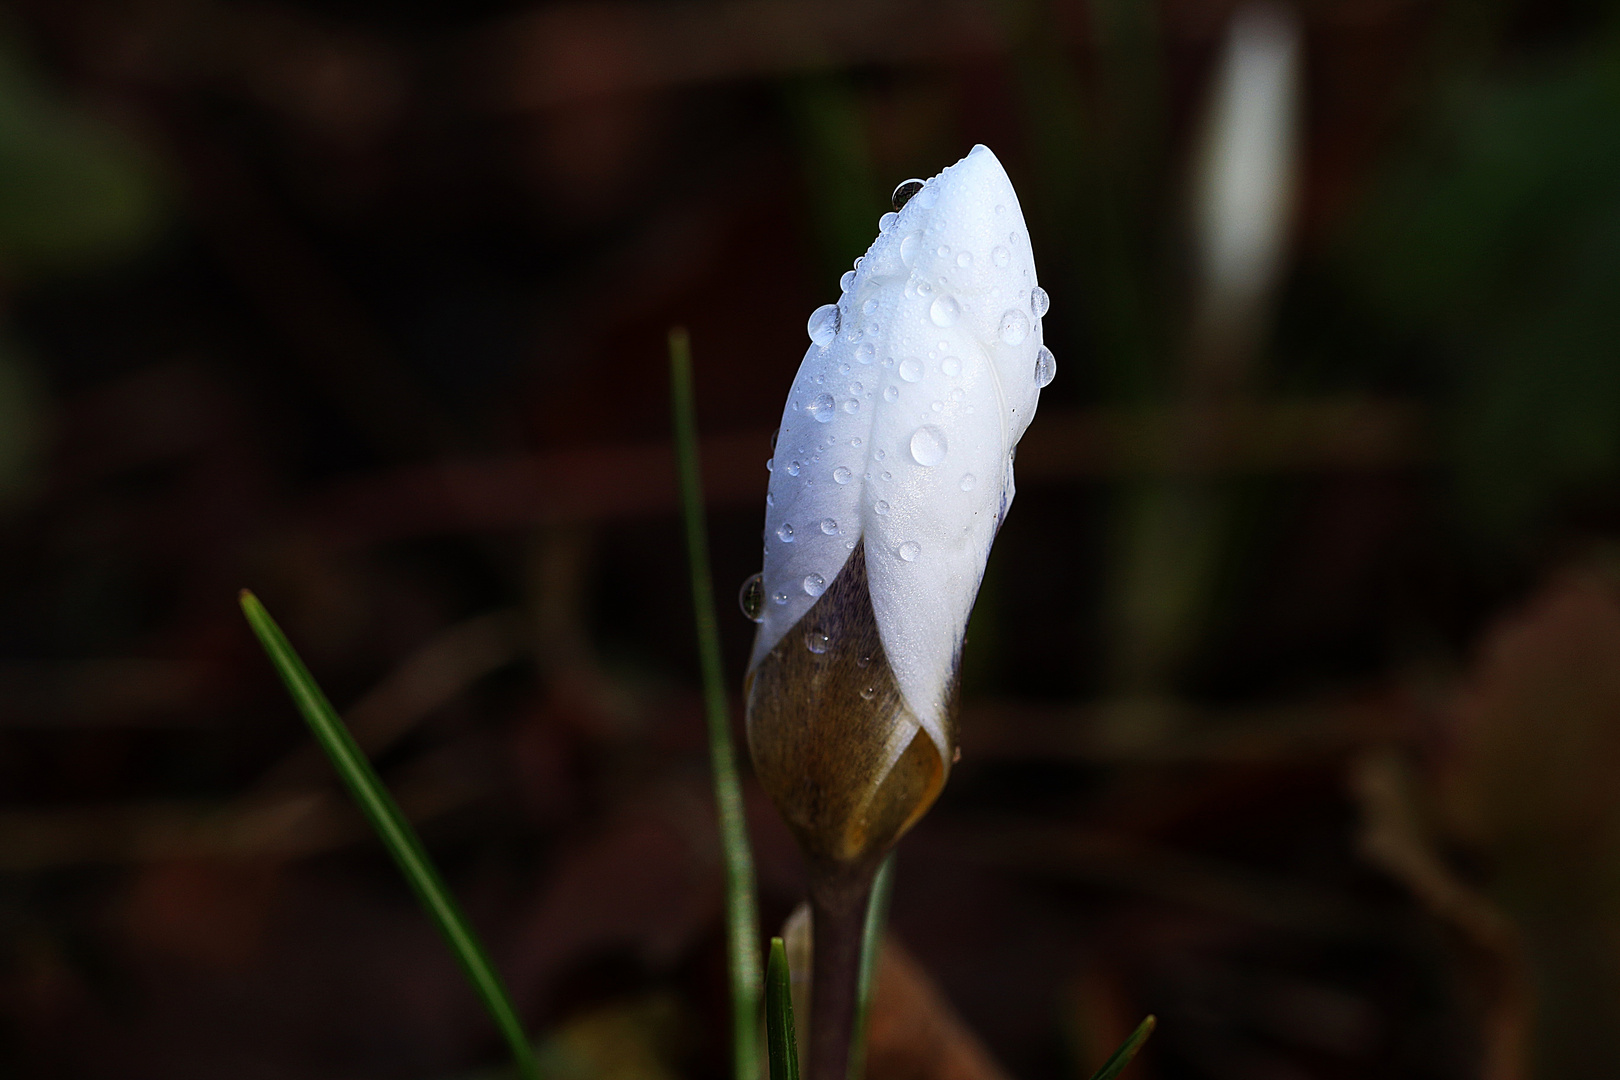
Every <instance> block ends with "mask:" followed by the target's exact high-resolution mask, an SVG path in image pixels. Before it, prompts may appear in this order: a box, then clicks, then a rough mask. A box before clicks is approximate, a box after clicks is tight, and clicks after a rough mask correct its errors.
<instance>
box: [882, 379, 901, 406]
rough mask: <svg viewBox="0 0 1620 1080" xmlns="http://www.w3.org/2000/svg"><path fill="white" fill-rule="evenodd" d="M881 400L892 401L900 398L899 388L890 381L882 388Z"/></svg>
mask: <svg viewBox="0 0 1620 1080" xmlns="http://www.w3.org/2000/svg"><path fill="white" fill-rule="evenodd" d="M883 400H884V401H887V402H890V403H893V402H896V401H899V400H900V388H899V387H898V386H895V385H894V384H893V383H890V384H889V385H888V386H885V387H884V388H883Z"/></svg>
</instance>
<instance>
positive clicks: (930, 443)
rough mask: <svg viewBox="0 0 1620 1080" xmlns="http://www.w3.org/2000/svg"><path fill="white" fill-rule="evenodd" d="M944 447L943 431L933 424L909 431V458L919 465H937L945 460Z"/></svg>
mask: <svg viewBox="0 0 1620 1080" xmlns="http://www.w3.org/2000/svg"><path fill="white" fill-rule="evenodd" d="M945 449H946V444H945V433H944V432H943V431H941V430H940V429H939V428H937V427H935V426H934V425H933V424H924V425H923V426H922V427H920V428H918V429H917V430H916V431H914V432H912V433H911V459H912V460H913V461H915V462H916V463H917V464H919V465H928V466H933V465H938V464H939V463H940V462H942V461H944V460H945Z"/></svg>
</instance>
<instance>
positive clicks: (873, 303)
mask: <svg viewBox="0 0 1620 1080" xmlns="http://www.w3.org/2000/svg"><path fill="white" fill-rule="evenodd" d="M877 309H878V302H877V297H875V296H874V297H872V298H871V299H869V300H867V302H866V303H864V304H862V305H861V310H862V311H863V312H865V313H866V314H868V315H876V314H877Z"/></svg>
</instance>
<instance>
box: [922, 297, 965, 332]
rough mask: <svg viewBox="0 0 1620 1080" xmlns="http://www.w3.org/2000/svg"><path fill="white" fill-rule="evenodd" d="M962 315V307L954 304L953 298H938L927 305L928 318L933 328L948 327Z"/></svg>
mask: <svg viewBox="0 0 1620 1080" xmlns="http://www.w3.org/2000/svg"><path fill="white" fill-rule="evenodd" d="M960 314H962V305H961V304H958V303H957V302H956V297H954V296H940V297H938V298H937V299H936V300H935V301H934V302H933V303H932V304H930V305H928V317H929V318H930V319H932V320H933V322H934V325H935V326H950V325H951V324H952V323H954V322H956V317H957V316H958V315H960Z"/></svg>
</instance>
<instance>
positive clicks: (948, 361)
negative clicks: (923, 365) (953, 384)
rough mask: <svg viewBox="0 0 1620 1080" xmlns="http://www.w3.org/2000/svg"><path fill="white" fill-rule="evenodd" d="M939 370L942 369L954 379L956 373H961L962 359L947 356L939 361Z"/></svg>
mask: <svg viewBox="0 0 1620 1080" xmlns="http://www.w3.org/2000/svg"><path fill="white" fill-rule="evenodd" d="M939 370H941V371H943V372H944V373H945V374H947V375H949V376H950V377H951V378H953V379H954V378H956V377H957V376H958V375H960V374H962V361H960V360H958V359H957V358H956V357H954V356H947V357H946V358H945V359H943V360H941V361H940V362H939Z"/></svg>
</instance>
